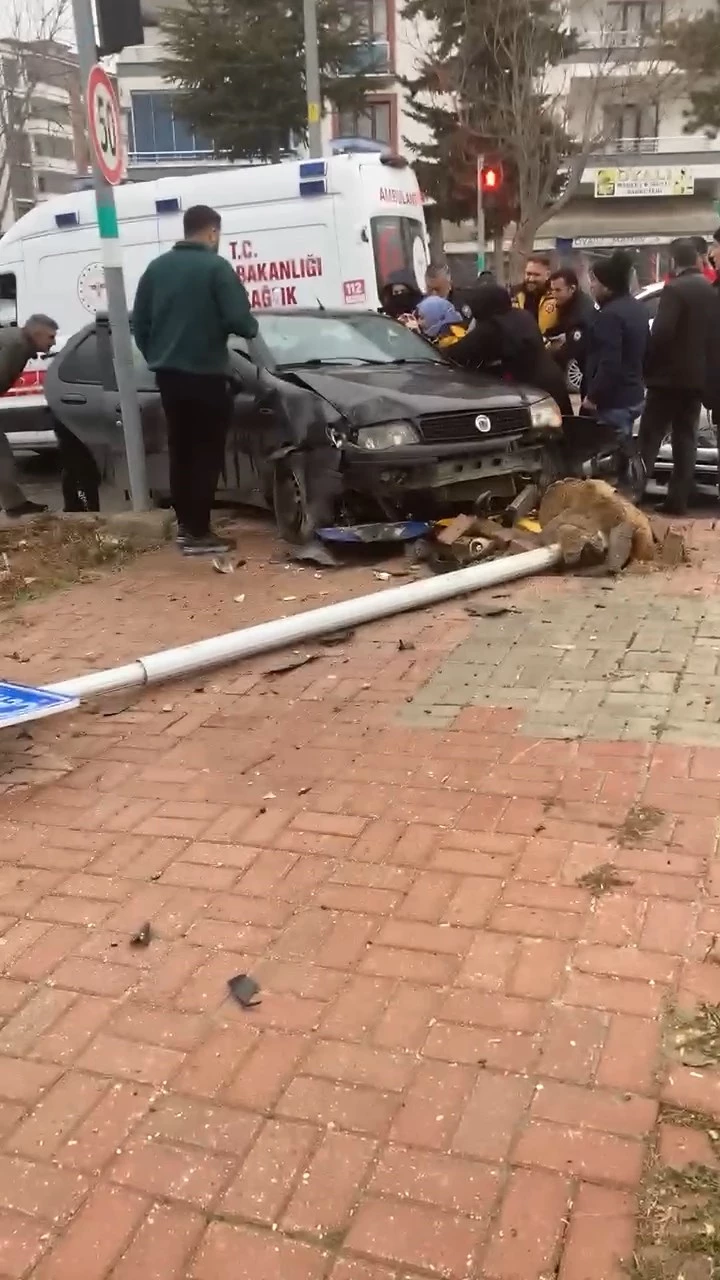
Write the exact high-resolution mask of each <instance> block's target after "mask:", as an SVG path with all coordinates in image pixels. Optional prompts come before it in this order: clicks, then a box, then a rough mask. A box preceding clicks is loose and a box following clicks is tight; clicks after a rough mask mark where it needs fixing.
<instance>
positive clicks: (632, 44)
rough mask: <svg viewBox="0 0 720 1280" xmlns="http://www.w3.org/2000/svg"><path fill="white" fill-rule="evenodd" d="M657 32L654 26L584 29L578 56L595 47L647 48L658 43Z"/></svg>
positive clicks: (604, 50)
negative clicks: (643, 28) (623, 29)
mask: <svg viewBox="0 0 720 1280" xmlns="http://www.w3.org/2000/svg"><path fill="white" fill-rule="evenodd" d="M658 43H659V40H658V39H657V37H656V35H655V32H654V31H653V30H652V28H648V29H647V30H645V31H643V30H638V28H637V27H635V28H634V30H631V31H617V30H615V29H614V28H613V27H605V28H602V29H600V30H595V31H583V32H582V34H581V35H580V45H581V47H580V49H579V50H578V52H577V53H576V55H575V57H576V58H582V55H583V53H588V52H590V51H591V50H593V49H596V50H598V51H600V52H603V53H607V52H608V51H610V52H612V51H613V50H615V49H628V50H631V51H632V50H640V49H647V48H648V47H649V46H653V45H657V44H658Z"/></svg>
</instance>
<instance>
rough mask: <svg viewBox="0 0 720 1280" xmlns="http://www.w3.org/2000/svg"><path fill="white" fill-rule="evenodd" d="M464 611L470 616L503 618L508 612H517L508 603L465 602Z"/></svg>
mask: <svg viewBox="0 0 720 1280" xmlns="http://www.w3.org/2000/svg"><path fill="white" fill-rule="evenodd" d="M465 612H466V613H467V614H468V616H469V617H470V618H503V617H505V615H506V614H508V613H519V612H520V610H519V609H515V608H514V607H513V605H510V604H466V605H465Z"/></svg>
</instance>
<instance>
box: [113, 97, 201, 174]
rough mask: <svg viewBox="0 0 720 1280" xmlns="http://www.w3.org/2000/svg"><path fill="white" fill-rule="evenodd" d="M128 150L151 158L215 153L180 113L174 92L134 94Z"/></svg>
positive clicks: (129, 118) (136, 154) (129, 121)
mask: <svg viewBox="0 0 720 1280" xmlns="http://www.w3.org/2000/svg"><path fill="white" fill-rule="evenodd" d="M130 99H131V106H130V114H129V117H128V147H129V150H130V152H131V154H133V155H135V156H144V157H147V158H148V159H153V158H158V159H160V158H162V157H166V156H168V157H172V156H180V155H182V156H188V157H190V158H191V157H192V156H193V155H194V154H196V153H203V154H205V155H207V154H211V153H212V151H213V144H212V142H211V140H210V139H209V138H205V137H203V136H202V134H200V133H198V131H197V130H196V129H193V128H192V126H191V125H189V124H188V123H187V121H186V120H185V119H184V118H183V117H182V116H181V115H180V114H179V112H178V111H177V110H176V105H175V100H174V99H173V96H172V94H171V93H163V92H162V91H160V92H157V93H154V92H145V91H142V92H137V93H131V95H130Z"/></svg>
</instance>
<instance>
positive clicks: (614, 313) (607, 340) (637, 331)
mask: <svg viewBox="0 0 720 1280" xmlns="http://www.w3.org/2000/svg"><path fill="white" fill-rule="evenodd" d="M632 272H633V259H632V256H631V254H629V253H625V252H623V251H622V250H618V251H617V252H615V253H613V254H612V255H611V257H609V258H602V259H600V260H599V261H598V262H596V263H595V264H594V266H593V268H592V271H591V274H590V289H591V292H592V295H593V297H594V298H595V301H596V302H597V304H598V308H599V310H598V311H597V313H596V315H595V320H594V322H593V324H592V326H591V328H590V332H589V334H588V338H587V357H586V363H585V399H584V400H583V406H582V407H583V412H585V413H590V414H593V415H594V416H595V417H596V419H597V421H598V422H599V423H602V424H603V425H605V426H609V427H614V428H615V430H616V431H617V432H618V435H619V436H620V437H621V440H622V441H623V442H624V444H625V445H626V447H627V448H628V451H629V448H630V445H631V443H632V429H633V423H634V422H635V420H636V418H638V417H639V416H640V413H641V412H642V406H643V399H644V395H645V388H644V386H643V360H644V357H645V349H646V347H647V340H648V324H647V316H646V313H645V310H644V308H643V307H642V306H641V304H640V303H639V302H636V300H635V298H633V297H632V296H631V293H630V280H631V278H632Z"/></svg>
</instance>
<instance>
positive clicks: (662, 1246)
mask: <svg viewBox="0 0 720 1280" xmlns="http://www.w3.org/2000/svg"><path fill="white" fill-rule="evenodd" d="M628 1273H629V1275H630V1276H633V1277H635V1280H679V1278H680V1277H683V1280H715V1277H717V1276H718V1275H719V1274H720V1179H719V1178H718V1173H717V1169H711V1168H709V1167H708V1166H706V1165H702V1164H690V1165H687V1167H686V1168H684V1169H670V1168H668V1167H667V1166H665V1165H662V1164H660V1162H659V1161H658V1160H657V1159H654V1160H653V1162H652V1164H651V1166H650V1168H649V1169H648V1177H647V1180H646V1183H645V1186H644V1189H643V1192H642V1195H641V1198H640V1213H639V1228H638V1239H637V1241H636V1244H635V1251H634V1253H633V1256H632V1260H631V1262H630V1264H629V1266H628Z"/></svg>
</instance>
